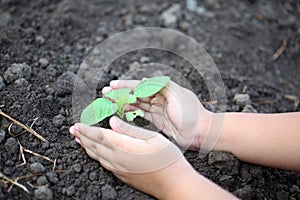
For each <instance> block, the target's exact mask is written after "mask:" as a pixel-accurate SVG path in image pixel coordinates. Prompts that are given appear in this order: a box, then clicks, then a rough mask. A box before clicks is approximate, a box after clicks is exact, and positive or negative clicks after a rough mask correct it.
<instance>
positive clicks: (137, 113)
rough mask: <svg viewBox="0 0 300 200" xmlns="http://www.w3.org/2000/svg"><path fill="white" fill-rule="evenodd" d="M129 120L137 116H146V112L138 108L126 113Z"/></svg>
mask: <svg viewBox="0 0 300 200" xmlns="http://www.w3.org/2000/svg"><path fill="white" fill-rule="evenodd" d="M125 115H126V119H127V121H129V122H131V121H133V120H134V119H135V118H136V117H137V116H140V117H144V112H143V111H142V110H136V111H131V112H127V113H125Z"/></svg>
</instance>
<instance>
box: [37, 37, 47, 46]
mask: <svg viewBox="0 0 300 200" xmlns="http://www.w3.org/2000/svg"><path fill="white" fill-rule="evenodd" d="M35 42H36V43H37V44H38V45H42V44H44V43H45V38H43V37H42V36H36V37H35Z"/></svg>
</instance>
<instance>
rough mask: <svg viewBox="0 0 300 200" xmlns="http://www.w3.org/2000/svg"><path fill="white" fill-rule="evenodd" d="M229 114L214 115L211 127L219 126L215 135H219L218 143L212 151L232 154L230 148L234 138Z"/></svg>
mask: <svg viewBox="0 0 300 200" xmlns="http://www.w3.org/2000/svg"><path fill="white" fill-rule="evenodd" d="M228 117H229V116H228V113H213V114H212V124H211V126H217V127H218V128H217V129H216V130H215V131H216V132H215V133H213V134H214V135H217V137H218V138H217V140H216V143H215V145H214V147H213V149H212V150H215V151H227V152H231V149H230V147H231V146H232V144H233V142H232V137H231V135H230V134H231V131H229V129H228V127H230V124H229V123H230V119H228Z"/></svg>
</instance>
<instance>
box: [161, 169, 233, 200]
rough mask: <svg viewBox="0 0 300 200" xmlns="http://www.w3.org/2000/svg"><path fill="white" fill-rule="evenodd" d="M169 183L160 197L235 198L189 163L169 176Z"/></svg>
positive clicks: (187, 198) (167, 199)
mask: <svg viewBox="0 0 300 200" xmlns="http://www.w3.org/2000/svg"><path fill="white" fill-rule="evenodd" d="M168 182H169V184H168V187H167V188H166V193H165V195H166V196H164V197H163V198H162V199H166V200H169V199H170V200H173V199H186V200H189V199H192V200H194V199H224V200H226V199H230V200H232V199H237V198H236V197H234V196H233V195H232V194H230V193H229V192H227V191H226V190H224V189H222V188H221V187H219V186H218V185H216V184H215V183H213V182H212V181H210V180H209V179H207V178H205V177H204V176H202V175H201V174H199V173H197V172H196V171H195V170H194V169H193V168H192V167H191V166H190V165H189V166H188V167H186V166H185V167H184V168H182V170H181V171H180V172H177V173H176V174H172V176H169V180H168Z"/></svg>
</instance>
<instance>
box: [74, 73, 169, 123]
mask: <svg viewBox="0 0 300 200" xmlns="http://www.w3.org/2000/svg"><path fill="white" fill-rule="evenodd" d="M169 81H170V77H168V76H159V77H153V78H149V79H146V80H144V81H142V82H140V83H139V84H138V85H137V86H136V88H135V89H134V90H133V92H131V89H130V88H121V89H117V90H112V91H110V92H108V93H106V94H105V95H104V98H98V99H96V100H95V101H93V102H92V103H91V104H89V105H88V106H87V107H86V108H85V109H84V110H83V111H82V113H81V116H80V121H81V122H82V123H84V124H87V125H93V124H96V123H98V122H100V121H102V120H104V119H105V118H107V117H109V116H111V115H113V114H115V113H117V114H118V116H119V117H120V118H124V116H125V117H126V119H127V121H133V120H134V119H135V118H136V117H137V116H140V117H143V116H144V112H143V111H142V110H140V109H138V110H135V111H128V112H125V109H126V106H127V105H129V104H134V103H136V101H137V99H138V98H147V97H150V96H152V95H154V94H156V93H157V92H159V91H160V90H161V89H162V88H163V87H165V86H166V85H167V84H168V82H169Z"/></svg>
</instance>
